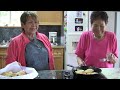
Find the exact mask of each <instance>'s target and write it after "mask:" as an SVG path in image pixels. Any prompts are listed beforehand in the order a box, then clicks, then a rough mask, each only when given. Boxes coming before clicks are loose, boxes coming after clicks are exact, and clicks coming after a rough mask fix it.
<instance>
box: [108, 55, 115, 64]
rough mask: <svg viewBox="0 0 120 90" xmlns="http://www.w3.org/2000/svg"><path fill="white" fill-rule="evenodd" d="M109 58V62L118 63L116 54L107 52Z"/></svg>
mask: <svg viewBox="0 0 120 90" xmlns="http://www.w3.org/2000/svg"><path fill="white" fill-rule="evenodd" d="M107 59H108V60H109V61H108V62H109V63H111V64H115V63H116V59H117V58H116V56H115V55H114V54H112V53H109V54H107Z"/></svg>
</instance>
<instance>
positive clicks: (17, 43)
mask: <svg viewBox="0 0 120 90" xmlns="http://www.w3.org/2000/svg"><path fill="white" fill-rule="evenodd" d="M36 38H37V39H38V40H40V41H42V42H43V44H44V45H45V47H46V48H47V50H48V53H49V67H50V69H54V58H53V54H52V47H51V44H50V42H49V39H48V37H47V36H45V35H44V34H42V33H38V32H37V33H36ZM29 42H30V40H29V39H28V38H27V37H26V36H25V34H24V33H21V34H20V35H18V36H16V37H14V38H13V39H12V41H11V42H10V45H9V47H8V49H7V57H6V64H9V63H12V62H14V61H18V62H19V63H21V65H23V66H26V61H25V47H26V45H27V44H28V43H29Z"/></svg>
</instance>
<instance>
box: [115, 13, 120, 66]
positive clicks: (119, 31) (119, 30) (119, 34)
mask: <svg viewBox="0 0 120 90" xmlns="http://www.w3.org/2000/svg"><path fill="white" fill-rule="evenodd" d="M116 22H117V23H116V36H117V41H118V63H117V64H116V65H115V67H117V68H119V67H120V38H119V37H120V12H117V21H116Z"/></svg>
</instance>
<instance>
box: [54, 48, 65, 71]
mask: <svg viewBox="0 0 120 90" xmlns="http://www.w3.org/2000/svg"><path fill="white" fill-rule="evenodd" d="M52 49H53V56H54V63H55V69H56V70H63V69H64V47H63V46H55V47H53V48H52Z"/></svg>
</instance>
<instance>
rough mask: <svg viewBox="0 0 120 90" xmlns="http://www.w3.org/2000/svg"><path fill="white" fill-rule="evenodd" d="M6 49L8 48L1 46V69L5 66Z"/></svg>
mask: <svg viewBox="0 0 120 90" xmlns="http://www.w3.org/2000/svg"><path fill="white" fill-rule="evenodd" d="M6 51H7V48H0V69H1V68H4V67H5V58H6Z"/></svg>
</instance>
